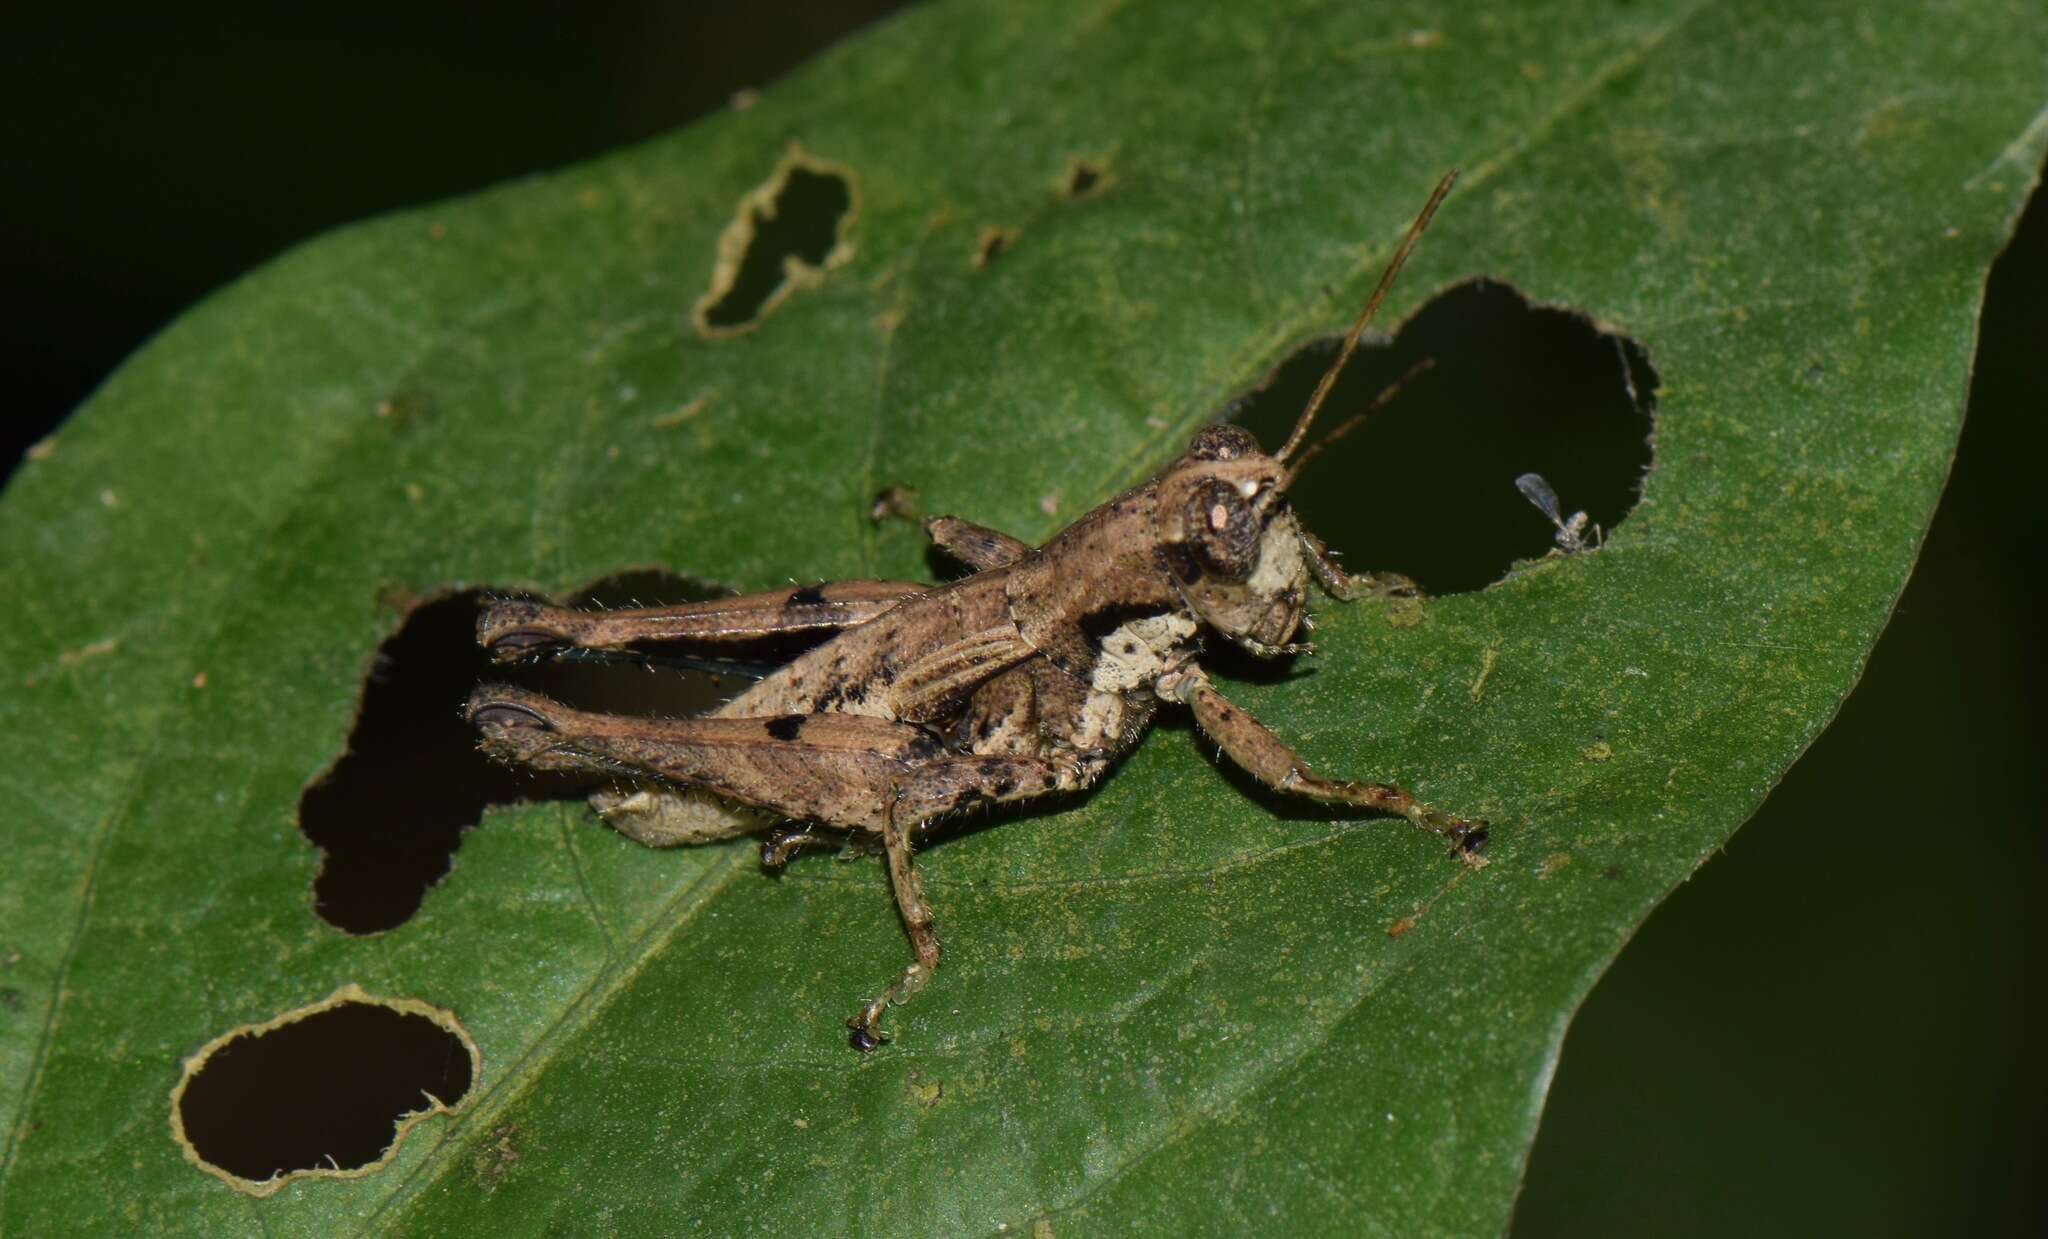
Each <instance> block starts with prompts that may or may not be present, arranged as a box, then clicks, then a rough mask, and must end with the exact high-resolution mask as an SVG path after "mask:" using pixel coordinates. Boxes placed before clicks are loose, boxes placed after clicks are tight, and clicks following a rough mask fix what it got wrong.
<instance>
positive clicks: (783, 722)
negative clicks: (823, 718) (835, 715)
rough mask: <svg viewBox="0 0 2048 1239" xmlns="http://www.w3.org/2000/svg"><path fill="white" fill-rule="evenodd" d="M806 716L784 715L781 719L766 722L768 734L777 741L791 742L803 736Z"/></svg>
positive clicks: (807, 716)
mask: <svg viewBox="0 0 2048 1239" xmlns="http://www.w3.org/2000/svg"><path fill="white" fill-rule="evenodd" d="M809 717H810V716H809V715H807V714H785V715H783V716H782V717H781V718H773V719H769V720H768V734H769V735H770V736H773V737H774V738H775V739H777V740H782V741H791V740H795V739H796V738H797V737H798V736H800V735H802V734H803V730H804V720H805V719H806V718H809Z"/></svg>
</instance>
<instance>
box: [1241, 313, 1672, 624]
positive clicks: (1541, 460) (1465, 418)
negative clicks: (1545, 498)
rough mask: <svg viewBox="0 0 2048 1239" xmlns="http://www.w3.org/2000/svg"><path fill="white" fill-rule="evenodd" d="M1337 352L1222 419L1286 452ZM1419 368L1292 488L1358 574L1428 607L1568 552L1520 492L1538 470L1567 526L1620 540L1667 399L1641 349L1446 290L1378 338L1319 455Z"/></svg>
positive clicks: (1305, 353) (1561, 319)
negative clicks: (1354, 417) (1414, 588)
mask: <svg viewBox="0 0 2048 1239" xmlns="http://www.w3.org/2000/svg"><path fill="white" fill-rule="evenodd" d="M1340 343H1341V340H1340V338H1338V337H1330V338H1327V339H1320V340H1316V341H1314V342H1312V343H1310V344H1308V345H1306V346H1305V347H1303V348H1302V349H1300V350H1298V351H1297V352H1296V353H1295V354H1294V355H1293V356H1292V357H1290V358H1288V359H1287V360H1286V361H1285V362H1282V363H1281V364H1280V366H1279V367H1278V368H1277V369H1276V370H1275V371H1274V373H1273V374H1272V376H1271V377H1270V378H1269V379H1268V380H1267V382H1266V384H1265V385H1264V386H1263V387H1261V388H1260V389H1259V390H1257V391H1255V392H1253V393H1251V394H1250V395H1247V396H1244V397H1242V398H1240V399H1239V400H1237V401H1235V402H1233V403H1232V404H1231V406H1230V408H1229V410H1228V411H1227V413H1226V416H1227V417H1228V418H1229V419H1230V420H1232V421H1235V422H1237V423H1238V424H1239V425H1242V426H1244V427H1245V428H1246V429H1248V430H1250V431H1252V432H1253V433H1254V434H1256V435H1258V437H1259V441H1260V442H1261V443H1263V444H1265V445H1266V447H1267V449H1268V450H1269V451H1277V450H1279V447H1280V445H1281V444H1282V443H1284V442H1285V441H1286V439H1287V435H1288V432H1289V431H1290V430H1292V429H1293V426H1294V422H1295V419H1296V418H1298V417H1299V416H1300V415H1301V411H1302V409H1303V408H1305V407H1306V406H1307V404H1308V399H1309V395H1310V393H1311V392H1313V391H1314V390H1315V386H1316V383H1317V381H1318V380H1320V379H1321V378H1322V375H1323V371H1324V370H1326V369H1327V368H1328V367H1329V364H1330V362H1331V361H1332V360H1333V359H1334V358H1335V357H1336V354H1337V348H1338V346H1339V344H1340ZM1425 359H1429V360H1430V361H1432V362H1433V364H1432V365H1431V366H1430V367H1429V368H1428V369H1426V370H1424V371H1422V372H1421V373H1419V374H1417V375H1415V376H1414V377H1412V378H1411V379H1410V380H1409V381H1408V383H1407V385H1406V386H1405V387H1404V388H1403V389H1402V391H1401V392H1400V393H1399V394H1398V395H1397V396H1395V397H1394V398H1393V399H1392V400H1391V401H1390V402H1389V403H1388V404H1387V405H1386V406H1385V407H1384V408H1382V409H1380V410H1378V411H1377V412H1375V413H1374V414H1373V415H1372V416H1371V418H1369V419H1368V420H1367V422H1366V423H1365V425H1363V426H1361V427H1359V428H1358V430H1357V431H1356V432H1355V433H1353V434H1351V435H1349V436H1348V437H1347V438H1345V439H1344V440H1342V441H1341V442H1339V443H1337V444H1335V445H1333V446H1332V447H1331V448H1330V450H1329V451H1327V452H1325V453H1323V454H1322V455H1320V456H1318V457H1317V458H1316V459H1315V461H1314V462H1313V463H1311V464H1310V465H1309V466H1308V468H1307V469H1306V470H1305V471H1304V472H1303V473H1302V475H1301V477H1300V479H1299V480H1298V481H1296V483H1295V485H1294V488H1293V490H1292V492H1291V498H1292V501H1293V504H1294V507H1295V510H1296V511H1298V512H1299V513H1300V514H1301V518H1302V523H1303V524H1304V525H1305V526H1307V527H1308V528H1309V529H1311V530H1313V531H1314V532H1315V533H1316V534H1317V535H1318V536H1320V537H1321V538H1322V539H1323V540H1324V541H1326V542H1328V543H1329V544H1330V546H1331V547H1332V548H1334V549H1336V550H1339V551H1342V552H1343V554H1344V561H1345V563H1346V564H1347V565H1348V566H1350V567H1352V568H1354V569H1359V570H1375V571H1390V572H1400V573H1405V574H1407V575H1408V576H1410V577H1413V578H1414V579H1415V580H1416V581H1417V582H1418V583H1419V584H1420V585H1421V586H1422V587H1423V589H1424V590H1426V591H1427V592H1429V593H1431V594H1454V593H1462V592H1465V591H1468V590H1475V589H1482V588H1484V587H1485V586H1487V585H1490V584H1492V583H1493V582H1495V581H1498V580H1500V579H1501V578H1502V577H1503V576H1505V575H1506V574H1507V573H1508V570H1509V569H1510V568H1512V567H1513V565H1514V563H1515V561H1516V560H1519V559H1534V558H1538V557H1541V556H1543V555H1546V554H1548V553H1549V552H1550V551H1551V550H1552V548H1553V547H1555V546H1556V545H1558V543H1557V538H1558V535H1559V531H1558V529H1557V528H1556V526H1554V525H1553V524H1552V523H1551V521H1550V519H1549V518H1548V517H1546V516H1545V515H1544V514H1543V513H1542V512H1541V511H1540V510H1539V509H1538V508H1537V507H1536V506H1534V504H1532V502H1531V501H1530V499H1529V498H1527V497H1525V493H1524V489H1523V488H1518V487H1517V485H1516V479H1517V478H1518V477H1521V476H1522V475H1524V474H1528V473H1535V474H1539V475H1541V477H1542V478H1543V479H1544V480H1545V481H1546V482H1548V483H1549V486H1550V488H1551V489H1552V490H1553V491H1554V492H1555V494H1556V496H1557V499H1558V502H1559V505H1560V508H1561V515H1562V516H1563V517H1564V518H1565V519H1566V520H1567V521H1569V520H1570V518H1571V517H1572V515H1573V514H1575V513H1578V512H1584V513H1586V515H1587V518H1588V521H1589V523H1590V524H1594V525H1598V526H1600V527H1601V528H1602V529H1604V530H1605V531H1607V532H1608V533H1610V534H1611V533H1612V532H1613V530H1614V528H1615V526H1616V525H1618V524H1620V523H1621V521H1622V520H1623V518H1625V517H1626V516H1627V515H1628V513H1629V512H1630V510H1631V509H1633V508H1634V507H1635V504H1636V501H1637V500H1638V499H1639V498H1640V497H1641V493H1642V482H1643V478H1644V476H1645V475H1646V474H1647V473H1648V471H1649V468H1650V465H1651V459H1652V440H1653V436H1652V433H1651V432H1652V428H1653V420H1652V417H1653V414H1654V411H1655V407H1656V390H1657V374H1656V371H1655V370H1654V369H1653V368H1652V367H1651V365H1650V362H1649V358H1648V355H1647V354H1646V353H1645V352H1644V351H1643V347H1642V346H1641V345H1640V344H1638V343H1636V342H1635V341H1634V340H1631V339H1629V338H1627V337H1625V336H1621V335H1616V334H1613V333H1610V332H1603V331H1602V330H1600V328H1599V327H1597V326H1596V325H1594V323H1593V322H1592V320H1591V319H1588V318H1586V317H1585V316H1583V315H1580V314H1577V313H1573V312H1571V311H1568V310H1562V309H1557V308H1553V307H1549V306H1538V305H1531V304H1530V303H1529V302H1528V301H1527V300H1526V299H1525V298H1524V297H1523V296H1522V295H1521V294H1520V293H1519V292H1517V291H1515V290H1514V289H1513V288H1511V287H1509V286H1508V285H1506V284H1501V283H1497V282H1495V281H1491V280H1486V279H1477V280H1471V281H1468V282H1466V283H1463V284H1459V285H1456V286H1455V287H1453V288H1451V289H1449V290H1447V291H1445V292H1443V293H1441V294H1439V295H1438V296H1437V297H1435V298H1434V299H1432V300H1431V301H1430V302H1429V303H1428V304H1427V305H1425V306H1423V307H1422V308H1421V309H1420V310H1418V311H1417V312H1416V313H1415V315H1414V317H1412V318H1410V319H1409V320H1408V321H1407V322H1406V323H1404V324H1402V325H1401V329H1400V331H1399V332H1398V333H1397V334H1396V335H1395V336H1394V337H1393V338H1392V339H1391V340H1389V339H1387V338H1386V337H1384V336H1382V337H1378V338H1374V337H1371V336H1368V337H1367V338H1366V340H1365V342H1364V343H1363V344H1361V345H1360V346H1359V349H1358V351H1357V353H1355V354H1354V355H1353V356H1352V359H1351V364H1350V365H1349V366H1348V367H1347V368H1346V369H1345V371H1344V375H1343V377H1342V378H1340V379H1339V380H1338V382H1337V385H1336V387H1335V388H1334V389H1332V391H1331V393H1330V398H1329V401H1328V402H1327V403H1326V404H1325V405H1324V406H1323V410H1322V412H1321V413H1320V414H1318V415H1317V420H1316V426H1315V429H1314V430H1313V431H1311V432H1310V436H1309V438H1310V442H1311V443H1313V442H1316V441H1318V440H1320V439H1321V438H1322V436H1323V435H1326V434H1328V433H1329V432H1330V431H1332V430H1335V429H1336V428H1337V427H1339V426H1340V425H1342V424H1343V422H1344V420H1345V419H1346V418H1347V417H1349V416H1350V415H1351V414H1352V413H1354V412H1357V411H1358V410H1360V409H1363V408H1365V407H1366V406H1367V405H1369V404H1371V403H1372V401H1373V399H1374V397H1376V396H1378V395H1379V394H1380V392H1382V391H1383V390H1385V389H1386V387H1387V386H1388V385H1389V384H1391V383H1394V382H1395V381H1397V380H1399V379H1400V378H1401V377H1402V376H1403V375H1405V374H1408V373H1409V371H1410V370H1411V369H1412V368H1413V367H1415V366H1416V365H1417V364H1418V363H1419V362H1422V361H1424V360H1425ZM1587 532H1588V540H1589V541H1590V530H1589V531H1587Z"/></svg>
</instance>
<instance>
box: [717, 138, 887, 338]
mask: <svg viewBox="0 0 2048 1239" xmlns="http://www.w3.org/2000/svg"><path fill="white" fill-rule="evenodd" d="M855 203H856V195H855V190H854V184H853V177H852V174H851V173H850V172H848V171H847V170H846V169H843V168H840V167H838V166H836V165H833V164H828V163H825V162H823V161H821V160H817V159H813V158H812V157H810V156H809V155H807V154H805V153H804V152H803V151H802V150H801V148H792V149H791V151H790V153H789V154H788V155H787V156H786V157H785V158H784V159H783V161H782V164H781V166H780V167H778V168H777V169H776V171H775V175H774V176H772V177H770V178H769V179H768V182H767V183H766V184H765V185H762V186H761V187H760V188H758V189H756V190H754V191H753V192H752V193H749V194H748V195H747V196H746V197H745V198H743V199H741V200H740V207H739V213H738V215H736V216H735V217H734V219H733V222H732V224H731V225H730V226H729V227H727V228H726V230H725V233H724V235H723V236H721V237H720V238H719V241H718V258H717V264H716V266H715V267H714V268H713V271H712V277H711V289H710V291H709V292H707V293H705V294H704V297H703V298H702V299H701V300H700V301H698V303H697V310H696V320H697V328H698V330H699V331H700V332H701V333H703V334H704V335H706V336H714V337H715V336H728V335H735V334H737V333H739V332H743V331H751V330H753V328H754V327H755V326H757V325H758V324H759V322H760V319H761V317H762V316H763V315H765V314H766V313H768V312H769V311H770V310H772V309H774V308H775V307H776V305H778V304H779V303H780V302H781V301H782V299H783V298H784V297H787V296H788V295H789V294H790V293H791V292H793V291H795V290H796V289H797V288H799V287H801V286H803V285H805V284H807V283H815V282H816V281H817V280H819V279H820V278H822V277H823V275H824V272H825V271H826V270H827V269H828V268H830V267H834V266H837V265H839V264H840V263H842V262H844V261H846V259H848V258H849V257H851V256H852V253H853V247H852V246H851V245H849V244H847V240H846V238H847V235H848V233H849V232H851V230H852V228H853V218H854V214H855V210H854V207H855Z"/></svg>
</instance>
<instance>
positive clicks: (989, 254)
mask: <svg viewBox="0 0 2048 1239" xmlns="http://www.w3.org/2000/svg"><path fill="white" fill-rule="evenodd" d="M1016 241H1017V230H1016V229H1015V228H997V227H995V226H993V225H991V226H989V227H987V228H984V229H982V230H981V243H980V244H979V245H978V246H977V247H976V248H975V251H974V269H975V270H976V271H982V270H986V269H987V268H988V265H989V264H990V263H992V262H994V261H995V260H996V259H998V258H1001V257H1002V256H1003V251H1004V250H1006V249H1009V248H1010V246H1012V245H1014V244H1015V243H1016Z"/></svg>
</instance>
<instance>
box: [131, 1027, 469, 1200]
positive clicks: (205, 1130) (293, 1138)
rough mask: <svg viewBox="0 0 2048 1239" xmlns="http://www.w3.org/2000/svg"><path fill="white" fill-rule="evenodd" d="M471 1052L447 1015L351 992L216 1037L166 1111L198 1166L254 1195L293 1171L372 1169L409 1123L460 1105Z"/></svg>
mask: <svg viewBox="0 0 2048 1239" xmlns="http://www.w3.org/2000/svg"><path fill="white" fill-rule="evenodd" d="M473 1053H474V1046H473V1045H472V1044H471V1043H470V1041H469V1040H468V1037H467V1034H465V1033H463V1032H462V1031H461V1026H460V1025H459V1024H456V1023H455V1022H454V1019H453V1017H452V1016H449V1015H448V1014H447V1013H446V1012H439V1011H436V1010H435V1009H434V1008H430V1007H427V1006H426V1005H425V1004H423V1003H387V1002H384V1001H379V1000H376V999H373V998H371V997H370V996H369V995H367V994H363V993H362V992H361V991H360V990H354V989H353V988H351V989H350V990H344V991H343V992H342V994H340V995H337V996H336V997H335V998H333V999H329V1000H327V1001H326V1002H322V1003H317V1004H314V1006H312V1007H309V1008H307V1009H305V1010H304V1011H303V1012H293V1013H291V1014H289V1015H287V1016H285V1017H283V1018H282V1019H281V1020H280V1021H272V1022H271V1023H269V1024H265V1025H259V1026H257V1027H255V1028H250V1029H245V1030H239V1031H237V1032H235V1033H233V1034H230V1035H228V1036H227V1037H225V1038H222V1039H218V1040H216V1041H215V1042H214V1043H213V1044H212V1045H210V1046H208V1047H207V1048H206V1049H204V1050H202V1051H201V1052H200V1053H199V1054H198V1055H197V1056H195V1058H194V1060H193V1066H192V1067H190V1068H189V1069H188V1073H187V1075H186V1077H185V1080H184V1082H183V1083H182V1084H181V1085H180V1086H179V1088H178V1091H177V1093H176V1094H175V1095H174V1096H173V1098H172V1104H173V1106H174V1107H175V1109H176V1117H177V1122H178V1125H179V1130H180V1132H181V1133H182V1135H183V1137H184V1138H185V1140H186V1141H188V1142H189V1143H190V1145H191V1148H192V1150H193V1151H194V1152H195V1153H197V1154H198V1156H199V1157H200V1159H201V1160H203V1161H204V1162H205V1163H206V1164H207V1165H208V1166H209V1167H212V1168H214V1169H215V1170H217V1171H219V1172H221V1173H224V1174H226V1175H228V1176H232V1177H233V1178H234V1179H239V1180H244V1181H246V1182H247V1184H248V1185H249V1188H250V1189H255V1188H256V1187H257V1185H263V1184H266V1181H268V1180H271V1179H273V1178H275V1177H277V1176H279V1175H285V1174H290V1173H292V1172H294V1171H317V1170H329V1171H335V1170H341V1171H347V1170H358V1169H361V1168H363V1167H365V1166H371V1165H374V1164H376V1163H377V1162H378V1161H380V1160H382V1159H383V1157H384V1156H385V1154H386V1153H387V1152H388V1151H390V1149H391V1148H392V1146H393V1144H394V1143H395V1142H396V1140H397V1138H398V1135H399V1129H400V1124H401V1123H402V1122H403V1121H404V1120H405V1118H406V1117H407V1116H408V1115H415V1114H422V1113H429V1112H433V1111H436V1110H442V1109H454V1108H455V1107H457V1106H459V1105H460V1104H461V1103H462V1101H463V1099H464V1098H465V1097H466V1096H468V1094H469V1091H470V1087H471V1085H472V1084H473V1083H474V1082H475V1081H474V1078H473V1076H474V1067H475V1059H474V1057H473ZM237 1186H241V1185H240V1184H238V1185H237Z"/></svg>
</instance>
